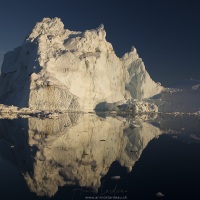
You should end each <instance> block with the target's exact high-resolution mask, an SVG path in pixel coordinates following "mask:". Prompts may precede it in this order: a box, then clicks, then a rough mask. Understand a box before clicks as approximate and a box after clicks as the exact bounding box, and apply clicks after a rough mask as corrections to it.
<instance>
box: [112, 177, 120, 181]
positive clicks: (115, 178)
mask: <svg viewBox="0 0 200 200" xmlns="http://www.w3.org/2000/svg"><path fill="white" fill-rule="evenodd" d="M111 178H112V179H114V180H119V179H120V178H121V177H120V176H112V177H111Z"/></svg>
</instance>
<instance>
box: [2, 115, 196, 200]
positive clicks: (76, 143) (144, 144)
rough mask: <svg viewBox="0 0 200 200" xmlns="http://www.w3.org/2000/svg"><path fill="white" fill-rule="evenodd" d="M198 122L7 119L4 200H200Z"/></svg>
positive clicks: (145, 118) (178, 118)
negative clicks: (158, 194)
mask: <svg viewBox="0 0 200 200" xmlns="http://www.w3.org/2000/svg"><path fill="white" fill-rule="evenodd" d="M199 122H200V121H199V117H198V116H194V115H193V116H187V115H179V116H174V115H159V116H157V115H153V116H136V117H133V116H126V115H124V116H116V115H110V116H109V115H102V114H101V115H100V114H99V115H95V114H84V115H83V114H81V115H80V114H77V113H69V114H65V115H62V116H60V117H59V118H57V119H41V118H36V117H35V118H34V117H31V118H28V119H22V118H19V119H12V120H11V119H1V120H0V177H1V179H0V188H1V192H0V199H6V200H8V199H9V200H10V199H16V198H17V199H21V200H25V199H34V200H37V199H56V200H66V199H69V200H70V199H139V200H140V199H157V198H162V199H184V198H187V199H199V194H198V191H199V187H200V171H199V169H200V156H199V155H200V144H199V141H200V123H199ZM158 192H161V193H162V194H164V197H157V196H156V194H157V193H158Z"/></svg>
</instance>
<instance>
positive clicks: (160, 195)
mask: <svg viewBox="0 0 200 200" xmlns="http://www.w3.org/2000/svg"><path fill="white" fill-rule="evenodd" d="M156 196H157V197H164V196H165V195H164V194H163V193H161V192H158V193H156Z"/></svg>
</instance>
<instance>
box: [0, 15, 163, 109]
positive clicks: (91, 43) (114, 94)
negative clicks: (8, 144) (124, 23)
mask: <svg viewBox="0 0 200 200" xmlns="http://www.w3.org/2000/svg"><path fill="white" fill-rule="evenodd" d="M105 37H106V32H105V30H104V26H103V25H100V27H98V28H97V29H94V30H86V31H84V32H76V31H70V30H68V29H64V25H63V23H62V22H61V20H60V19H59V18H54V19H49V18H44V19H43V20H42V21H41V22H39V23H37V24H36V25H35V27H34V28H33V30H32V31H31V33H30V34H29V35H28V36H27V37H26V39H25V41H24V42H23V44H22V46H20V47H17V48H15V49H14V50H13V51H10V52H8V53H6V54H5V56H4V61H3V64H2V69H1V73H2V74H1V76H0V103H3V104H7V105H15V106H18V107H29V108H31V109H39V110H71V111H77V110H78V111H79V110H83V111H86V110H93V109H94V108H95V107H96V105H98V104H99V103H101V102H107V103H114V102H126V101H127V100H132V99H138V100H142V99H144V98H149V97H152V96H154V95H156V94H158V93H160V92H161V90H162V89H163V87H162V86H160V84H158V83H155V82H154V81H153V80H152V79H151V78H150V76H149V74H148V73H147V71H146V70H145V66H144V63H143V62H142V59H141V58H139V56H138V54H137V51H136V49H135V48H132V50H131V52H129V53H126V54H125V55H124V56H123V57H122V58H118V57H117V56H116V54H115V52H114V50H113V47H112V45H111V44H110V43H109V42H107V41H106V39H105Z"/></svg>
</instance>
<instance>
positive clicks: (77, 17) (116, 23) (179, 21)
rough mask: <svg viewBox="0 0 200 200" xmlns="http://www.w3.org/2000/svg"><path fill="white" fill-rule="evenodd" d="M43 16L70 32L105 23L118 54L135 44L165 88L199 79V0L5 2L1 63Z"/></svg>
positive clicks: (0, 16)
mask: <svg viewBox="0 0 200 200" xmlns="http://www.w3.org/2000/svg"><path fill="white" fill-rule="evenodd" d="M43 17H50V18H53V17H59V18H61V19H62V21H63V23H64V24H65V28H68V29H70V30H80V31H83V30H85V29H93V28H96V27H98V26H99V25H100V24H101V23H103V24H104V26H105V30H106V32H107V36H106V38H107V41H109V42H111V43H112V45H113V47H114V49H115V52H116V54H117V55H118V56H119V57H121V56H122V55H123V54H124V53H126V52H127V51H129V50H130V48H131V46H135V47H136V48H137V51H138V53H139V55H140V57H141V58H142V59H143V61H144V63H145V66H146V69H147V71H148V72H149V73H150V75H151V77H152V78H153V79H154V80H155V81H159V82H161V83H162V84H163V85H166V84H168V83H171V82H173V81H175V80H177V79H178V80H180V79H187V78H194V79H200V49H199V47H200V1H198V0H196V1H195V0H188V1H186V0H137V1H136V0H80V1H76V0H74V1H72V0H26V1H24V0H1V1H0V63H1V62H2V59H3V53H4V52H6V51H8V50H12V49H13V48H15V47H16V46H19V45H21V43H22V42H23V40H24V37H25V36H26V35H27V33H28V32H29V31H30V30H31V29H32V27H33V26H34V25H35V23H36V22H38V21H41V20H42V18H43Z"/></svg>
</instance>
